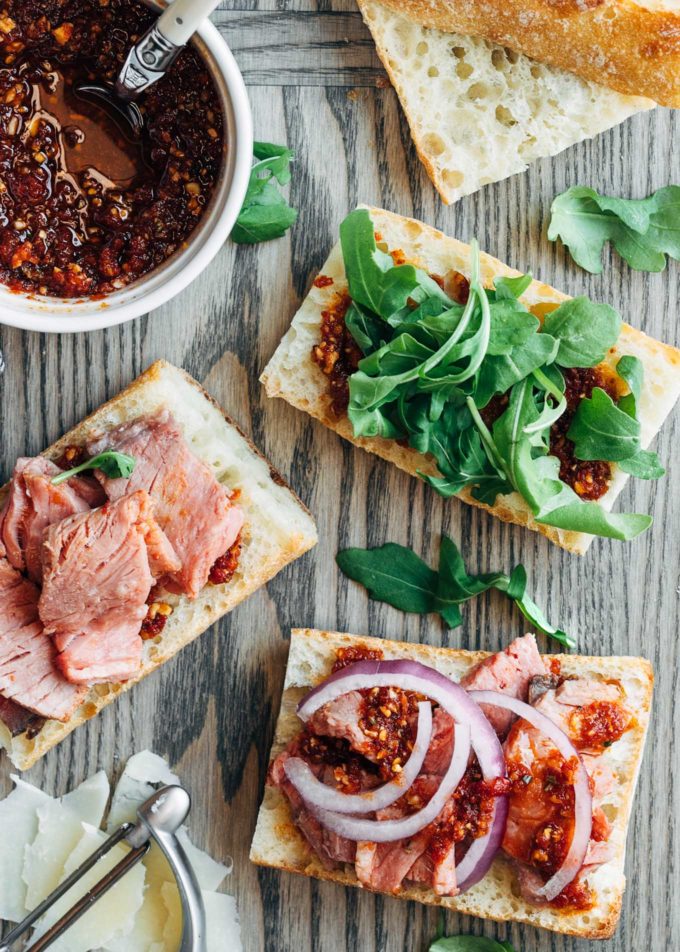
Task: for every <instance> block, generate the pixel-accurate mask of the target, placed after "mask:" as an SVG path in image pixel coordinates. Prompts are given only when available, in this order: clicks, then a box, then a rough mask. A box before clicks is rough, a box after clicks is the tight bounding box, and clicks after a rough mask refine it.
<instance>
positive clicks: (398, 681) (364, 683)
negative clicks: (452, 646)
mask: <svg viewBox="0 0 680 952" xmlns="http://www.w3.org/2000/svg"><path fill="white" fill-rule="evenodd" d="M375 687H396V688H400V689H401V690H402V691H414V692H416V693H418V694H423V695H425V696H426V697H429V698H431V699H432V700H433V701H436V703H437V704H439V706H440V707H441V708H442V709H443V710H445V711H446V713H447V714H449V715H450V716H451V717H452V718H453V720H454V721H455V722H456V724H457V725H458V724H467V725H468V726H469V727H470V732H471V742H472V749H473V750H474V752H475V754H476V756H477V760H478V762H479V766H480V768H481V771H482V776H483V777H484V779H485V780H494V779H495V778H496V777H505V776H506V770H505V758H504V756H503V748H502V747H501V745H500V742H499V740H498V737H497V736H496V732H495V731H494V729H493V728H492V727H491V725H490V724H489V722H488V720H487V719H486V717H485V716H484V712H483V711H482V710H481V709H480V708H479V707H478V706H477V704H476V703H475V702H474V701H473V700H471V698H470V696H469V694H468V692H467V691H465V689H464V688H462V687H461V686H460V685H459V684H457V683H456V682H455V681H451V680H450V679H449V678H447V677H446V676H445V675H443V674H441V673H440V672H439V671H435V669H434V668H430V667H428V666H427V665H424V664H420V663H419V662H417V661H405V660H398V661H397V660H394V661H358V662H356V663H355V664H352V665H348V667H346V668H343V669H341V670H340V671H337V672H336V673H335V674H332V675H331V676H330V677H329V678H327V679H326V680H325V681H323V682H322V683H321V684H319V685H318V686H317V687H316V688H314V689H313V690H312V691H310V692H309V694H307V695H306V696H305V697H304V698H303V699H302V701H301V702H300V704H299V706H298V716H299V717H300V718H301V719H302V720H303V721H307V720H308V719H309V718H310V717H311V716H312V714H314V712H315V711H318V710H319V708H321V707H323V705H324V704H327V703H328V702H329V701H334V700H335V699H336V698H337V697H340V696H341V695H343V694H346V693H348V692H349V691H363V690H367V689H368V690H370V689H371V688H375ZM507 813H508V808H507V798H506V797H498V798H497V799H496V803H495V806H494V812H493V816H492V819H491V822H490V825H489V830H488V832H487V834H486V835H485V836H483V837H479V839H478V840H475V841H474V843H473V844H472V847H474V852H473V853H472V854H470V850H468V854H467V855H470V859H469V860H468V859H467V855H466V857H465V858H464V859H463V861H462V864H461V868H463V872H464V873H465V878H464V879H460V880H459V883H460V884H461V885H462V887H463V888H465V889H467V888H469V887H470V886H472V885H474V883H476V882H479V880H480V879H482V878H483V876H485V875H486V873H487V871H488V869H489V867H490V866H491V864H492V862H493V859H494V856H495V855H496V853H497V852H498V850H499V848H500V845H501V843H502V841H503V836H504V835H505V823H506V819H507ZM472 847H471V848H470V849H472ZM461 891H462V890H461Z"/></svg>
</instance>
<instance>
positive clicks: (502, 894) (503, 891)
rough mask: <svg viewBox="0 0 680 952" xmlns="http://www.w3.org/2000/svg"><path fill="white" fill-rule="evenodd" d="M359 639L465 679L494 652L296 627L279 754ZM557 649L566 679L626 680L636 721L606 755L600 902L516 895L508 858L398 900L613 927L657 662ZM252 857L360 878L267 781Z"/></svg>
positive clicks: (573, 931)
mask: <svg viewBox="0 0 680 952" xmlns="http://www.w3.org/2000/svg"><path fill="white" fill-rule="evenodd" d="M356 644H361V645H365V646H366V647H368V648H377V649H380V650H381V651H382V653H383V657H384V658H385V659H386V660H387V659H392V658H409V659H412V660H415V661H420V662H421V663H422V664H426V665H429V666H431V667H433V668H436V670H437V671H440V672H441V673H443V674H445V675H447V676H448V677H450V678H451V679H452V680H454V681H460V679H461V678H462V677H463V675H464V674H466V673H467V672H468V671H469V670H470V668H472V667H473V666H474V665H475V664H477V663H478V662H479V661H481V660H483V659H484V658H485V657H488V653H487V652H481V651H455V650H451V649H447V648H433V647H430V646H429V645H419V644H404V643H400V642H395V641H388V640H383V639H378V638H367V637H359V636H355V635H349V634H340V633H338V632H329V631H314V630H310V629H299V630H294V631H293V633H292V637H291V645H290V654H289V657H288V667H287V669H286V678H285V683H284V693H283V698H282V701H281V710H280V713H279V719H278V722H277V725H276V733H275V737H274V744H273V747H272V760H273V759H274V758H275V757H276V756H277V755H278V754H279V753H281V751H282V750H284V749H285V747H286V746H287V745H288V744H289V743H290V741H291V740H293V738H295V737H296V736H297V735H298V734H299V732H300V729H301V722H300V720H299V719H298V717H297V715H296V708H297V704H298V702H299V701H300V699H301V698H302V697H303V696H304V694H306V693H307V691H309V689H310V688H312V687H314V686H315V685H317V684H318V683H319V682H320V681H322V680H323V679H324V678H326V677H327V676H328V675H329V674H330V671H331V667H332V665H333V662H334V661H335V659H336V650H337V649H338V648H342V647H346V646H348V645H356ZM556 657H557V658H558V660H559V661H560V663H561V666H562V673H563V674H564V675H565V676H567V677H569V676H570V675H573V676H578V677H584V678H593V679H595V680H603V681H606V680H608V679H616V680H618V681H620V683H621V685H622V688H623V690H624V692H625V695H626V704H627V705H628V706H629V707H630V709H631V710H634V711H635V723H634V726H633V727H632V728H631V729H630V730H628V731H626V733H625V734H624V735H623V736H622V737H621V739H620V740H618V741H617V742H616V743H615V744H613V745H612V746H611V747H610V748H609V749H607V750H605V751H604V752H603V753H602V754H601V755H600V756H601V757H602V758H603V761H605V762H606V763H607V764H608V765H609V766H611V767H612V768H613V769H614V771H615V772H616V774H617V778H618V783H617V784H616V786H615V788H614V789H613V790H612V791H611V793H610V794H608V796H607V798H606V799H605V801H603V803H604V809H605V812H606V814H607V816H608V818H609V819H610V822H611V824H612V827H613V829H612V833H611V836H610V842H611V843H612V845H613V846H614V857H613V859H612V860H610V861H609V862H607V863H605V864H604V865H602V866H600V867H599V869H597V870H596V871H595V872H594V873H592V874H589V876H588V882H589V885H590V887H591V889H592V890H593V892H594V893H595V896H596V904H595V907H594V908H592V909H589V910H588V911H587V912H570V913H565V912H563V911H560V910H555V909H553V908H551V907H549V906H545V907H539V906H535V905H533V904H531V903H528V902H526V901H524V900H523V899H522V898H521V897H520V896H519V893H518V890H517V887H516V884H515V879H514V873H513V871H512V868H511V866H510V864H509V863H507V862H506V861H504V860H503V859H502V858H498V859H496V860H495V861H494V864H493V866H492V867H491V869H490V870H489V872H488V873H487V875H486V876H485V877H484V878H483V879H482V880H481V881H480V882H479V883H477V885H476V886H473V887H472V888H471V889H469V890H468V891H467V892H464V893H462V894H461V895H459V896H456V897H455V898H442V897H439V896H436V895H435V894H434V893H433V891H432V890H431V889H430V888H429V887H426V886H424V885H421V884H408V885H407V886H405V887H404V888H403V889H402V892H401V893H400V898H403V899H415V900H418V901H419V902H425V903H428V904H432V905H440V906H443V907H445V908H447V909H450V910H452V911H455V912H460V913H463V914H467V915H473V916H480V917H482V918H485V919H496V920H498V921H504V922H505V921H516V922H523V923H526V924H528V925H533V926H539V927H541V928H544V929H551V930H553V931H556V932H562V933H566V934H568V935H576V936H580V937H583V938H591V939H602V938H607V937H609V936H611V935H612V934H613V933H614V930H615V928H616V924H617V922H618V919H619V916H620V910H621V901H622V896H623V891H624V888H625V875H624V861H625V850H626V834H627V831H628V825H629V820H630V813H631V809H632V802H633V795H634V792H635V785H636V782H637V777H638V773H639V770H640V764H641V761H642V754H643V749H644V742H645V736H646V733H647V728H648V724H649V714H650V706H651V699H652V688H653V674H652V669H651V665H650V664H649V662H648V661H646V660H645V659H644V658H589V657H579V656H578V655H558V656H556ZM250 858H251V860H252V861H253V862H255V863H257V864H259V865H262V866H272V867H276V868H278V869H281V870H285V871H288V872H295V873H303V874H305V875H307V876H315V877H317V878H319V879H326V880H331V881H333V882H337V883H342V884H344V885H348V886H357V885H359V884H358V881H357V878H356V875H355V873H354V869H353V867H351V866H345V867H343V868H338V869H335V870H329V869H327V868H325V867H324V866H323V865H322V863H321V862H320V860H319V859H318V858H317V857H316V856H315V855H313V854H312V852H311V850H310V848H309V847H308V845H307V843H306V841H305V840H304V839H303V837H302V835H301V834H300V833H299V831H298V829H297V827H296V826H295V824H294V823H293V821H292V818H291V814H290V808H289V805H288V801H287V800H286V799H285V797H284V796H283V794H282V793H281V792H280V790H279V789H278V788H276V787H273V786H267V787H266V789H265V794H264V800H263V803H262V806H261V808H260V812H259V815H258V819H257V828H256V830H255V836H254V839H253V844H252V848H251V853H250Z"/></svg>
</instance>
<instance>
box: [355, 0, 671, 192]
mask: <svg viewBox="0 0 680 952" xmlns="http://www.w3.org/2000/svg"><path fill="white" fill-rule="evenodd" d="M358 3H359V8H360V10H361V12H362V14H363V17H364V20H365V21H366V24H367V25H368V27H369V29H370V31H371V33H372V35H373V39H374V41H375V45H376V49H377V51H378V55H379V56H380V59H381V60H382V62H383V65H384V67H385V69H386V70H387V73H388V74H389V77H390V79H391V80H392V85H393V86H394V88H395V89H396V91H397V95H398V96H399V99H400V101H401V105H402V108H403V110H404V113H405V115H406V118H407V120H408V124H409V127H410V129H411V136H412V137H413V141H414V143H415V147H416V150H417V152H418V155H419V157H420V160H421V161H422V163H423V165H424V166H425V168H426V169H427V173H428V175H429V176H430V178H431V179H432V182H433V184H434V186H435V188H436V189H437V191H438V192H439V194H440V195H441V197H442V199H443V200H444V201H445V202H447V203H450V202H455V201H456V200H457V199H459V198H461V197H462V196H463V195H469V194H470V193H471V192H476V191H477V189H479V188H481V187H482V186H483V185H488V184H489V183H491V182H499V181H501V179H504V178H507V177H508V176H510V175H515V174H516V173H517V172H523V171H524V170H525V169H526V168H528V166H529V164H530V163H531V162H534V161H535V160H536V159H540V158H544V157H546V156H550V155H555V154H556V153H558V152H561V151H562V150H563V149H566V148H568V147H569V146H571V145H574V144H575V143H576V142H581V141H582V140H583V139H590V138H592V137H593V136H595V135H598V134H599V133H600V132H604V131H605V130H606V129H609V128H611V127H612V126H615V125H617V124H618V123H620V122H623V121H624V120H625V119H627V118H628V117H629V116H632V115H633V114H635V113H637V112H640V111H644V110H647V109H651V108H652V107H653V106H654V103H653V102H652V101H651V100H649V99H642V98H641V97H638V96H624V95H621V93H617V92H614V90H612V89H607V88H606V87H605V86H602V85H600V84H599V83H595V82H591V81H589V80H586V79H581V78H580V77H579V76H576V75H574V74H573V73H569V72H567V71H566V70H563V69H559V68H557V67H551V66H545V65H543V64H541V63H537V62H536V61H535V60H532V59H530V58H529V57H528V56H525V55H524V54H522V53H515V52H514V51H512V50H508V49H504V48H503V47H502V46H498V45H496V44H494V43H491V42H489V41H488V40H485V39H483V38H482V37H479V36H465V35H463V34H461V33H444V32H442V31H441V30H437V29H434V28H428V27H426V26H423V25H422V24H421V23H418V22H416V21H414V20H411V19H409V18H408V17H407V16H406V15H405V14H404V12H403V11H402V10H401V9H400V10H394V9H391V8H390V7H388V6H386V5H385V4H384V3H383V2H378V0H358Z"/></svg>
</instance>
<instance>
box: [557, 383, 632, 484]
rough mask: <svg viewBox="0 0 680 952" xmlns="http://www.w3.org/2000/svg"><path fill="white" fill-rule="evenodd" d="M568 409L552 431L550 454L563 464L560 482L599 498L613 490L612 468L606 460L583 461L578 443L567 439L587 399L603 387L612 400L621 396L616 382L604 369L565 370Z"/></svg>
mask: <svg viewBox="0 0 680 952" xmlns="http://www.w3.org/2000/svg"><path fill="white" fill-rule="evenodd" d="M563 373H564V382H565V384H566V389H565V394H564V395H565V397H566V400H567V409H566V410H565V412H564V413H563V414H562V416H561V417H560V418H559V420H558V421H557V422H556V423H554V424H553V426H552V429H551V431H550V453H551V455H552V456H556V457H557V458H558V460H559V461H560V479H561V480H562V482H563V483H566V484H567V485H568V486H571V488H572V489H573V490H574V492H576V493H577V494H578V495H579V496H581V498H582V499H590V500H594V499H599V498H600V497H601V496H603V495H604V494H605V493H606V492H607V489H608V488H609V481H610V480H611V476H612V469H611V465H610V464H609V463H608V462H606V461H605V460H580V459H576V457H575V456H574V444H573V442H572V441H571V440H570V439H568V438H567V431H568V430H569V427H570V426H571V424H572V421H573V419H574V414H575V413H576V411H577V410H578V406H579V403H580V402H581V400H582V399H583V398H584V397H591V396H592V393H593V390H594V389H595V387H600V388H601V389H602V390H604V391H605V392H606V393H608V394H609V396H610V397H611V398H612V400H616V399H617V398H618V396H619V394H618V391H617V387H616V383H615V381H614V378H613V376H612V375H611V374H609V373H607V372H606V371H605V370H604V368H603V367H572V368H570V369H568V370H564V371H563Z"/></svg>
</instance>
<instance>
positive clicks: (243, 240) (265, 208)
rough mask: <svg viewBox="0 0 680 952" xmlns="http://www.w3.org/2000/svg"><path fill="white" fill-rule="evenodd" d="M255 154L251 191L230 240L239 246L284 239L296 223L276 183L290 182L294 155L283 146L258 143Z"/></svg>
mask: <svg viewBox="0 0 680 952" xmlns="http://www.w3.org/2000/svg"><path fill="white" fill-rule="evenodd" d="M253 153H254V155H255V158H256V159H258V161H257V162H256V163H255V165H253V167H252V169H251V171H250V181H249V183H248V190H247V191H246V197H245V199H244V202H243V207H242V208H241V211H240V212H239V216H238V218H237V219H236V224H235V225H234V228H233V230H232V233H231V240H232V241H234V242H236V244H250V245H252V244H257V243H259V242H261V241H271V240H272V239H273V238H281V237H282V236H283V235H284V234H285V233H286V231H288V229H289V228H290V226H291V225H292V224H293V223H294V222H295V220H296V219H297V211H296V209H294V208H291V207H290V206H289V204H288V202H287V201H286V199H285V198H284V196H283V195H282V194H281V192H280V191H279V189H278V186H277V185H276V184H275V182H278V184H279V185H285V184H286V183H287V182H289V181H290V163H291V162H292V161H293V159H294V153H293V152H291V150H290V149H287V148H286V147H285V146H282V145H273V144H272V143H269V142H255V143H254V144H253Z"/></svg>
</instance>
